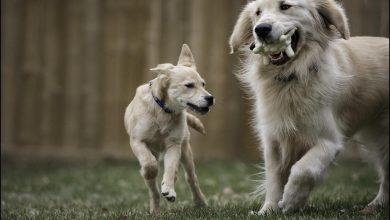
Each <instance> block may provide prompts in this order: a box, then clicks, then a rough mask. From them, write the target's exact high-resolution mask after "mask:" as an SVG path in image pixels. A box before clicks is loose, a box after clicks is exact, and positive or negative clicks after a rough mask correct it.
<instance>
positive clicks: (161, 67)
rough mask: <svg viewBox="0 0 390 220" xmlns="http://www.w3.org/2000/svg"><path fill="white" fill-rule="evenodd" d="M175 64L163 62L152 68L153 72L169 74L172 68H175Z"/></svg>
mask: <svg viewBox="0 0 390 220" xmlns="http://www.w3.org/2000/svg"><path fill="white" fill-rule="evenodd" d="M174 67H175V66H174V65H173V64H170V63H163V64H158V65H157V66H156V67H154V68H152V69H150V71H152V73H155V74H168V73H170V70H171V69H173V68H174Z"/></svg>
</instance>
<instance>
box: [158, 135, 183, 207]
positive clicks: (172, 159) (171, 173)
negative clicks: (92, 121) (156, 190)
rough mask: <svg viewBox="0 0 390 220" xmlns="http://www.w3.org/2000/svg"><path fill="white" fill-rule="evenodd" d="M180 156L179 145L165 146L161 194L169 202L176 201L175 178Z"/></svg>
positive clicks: (169, 144) (174, 143)
mask: <svg viewBox="0 0 390 220" xmlns="http://www.w3.org/2000/svg"><path fill="white" fill-rule="evenodd" d="M180 156H181V143H180V142H179V143H177V142H176V141H174V142H171V143H168V144H167V150H166V153H165V155H164V175H163V180H162V183H161V194H162V195H163V196H164V197H165V198H166V199H167V200H168V201H170V202H174V201H175V199H176V192H175V176H176V170H177V168H178V164H179V161H180Z"/></svg>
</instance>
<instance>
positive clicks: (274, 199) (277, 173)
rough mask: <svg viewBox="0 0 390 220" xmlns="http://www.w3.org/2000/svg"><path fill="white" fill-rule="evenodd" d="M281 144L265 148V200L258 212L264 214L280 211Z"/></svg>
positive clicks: (281, 186)
mask: <svg viewBox="0 0 390 220" xmlns="http://www.w3.org/2000/svg"><path fill="white" fill-rule="evenodd" d="M278 147H279V146H275V145H271V144H269V145H268V146H266V147H265V148H264V162H265V182H264V184H265V201H264V204H263V206H262V208H261V209H260V211H259V212H258V214H259V215H264V214H266V213H267V212H278V211H279V207H278V201H279V200H280V199H281V198H282V195H283V185H284V183H283V179H284V178H283V171H282V170H281V169H280V161H279V158H280V156H281V155H280V152H279V150H278V149H277V148H278Z"/></svg>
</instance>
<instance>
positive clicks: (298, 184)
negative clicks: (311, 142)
mask: <svg viewBox="0 0 390 220" xmlns="http://www.w3.org/2000/svg"><path fill="white" fill-rule="evenodd" d="M341 147H342V145H341V143H340V142H335V141H330V140H321V141H319V142H318V144H317V145H315V146H314V147H312V148H311V149H310V150H309V151H308V152H307V153H306V154H305V155H304V156H303V157H302V158H301V159H300V160H298V161H297V162H296V163H295V164H294V165H293V166H292V168H291V172H290V176H289V178H288V181H287V184H286V185H285V187H284V193H283V199H282V200H281V201H280V202H279V204H278V205H279V207H280V208H281V209H282V210H283V212H284V213H286V212H289V211H294V210H297V209H300V208H302V207H303V206H304V205H305V203H306V200H307V198H308V197H309V194H310V192H311V190H312V188H313V187H314V185H315V183H316V182H317V181H318V180H320V179H321V178H322V176H323V174H324V173H325V171H326V169H327V168H328V166H329V165H330V163H331V162H332V161H333V160H334V158H335V157H336V155H337V153H338V152H339V151H340V150H341Z"/></svg>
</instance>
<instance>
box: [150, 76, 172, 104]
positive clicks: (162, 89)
mask: <svg viewBox="0 0 390 220" xmlns="http://www.w3.org/2000/svg"><path fill="white" fill-rule="evenodd" d="M169 79H170V78H169V76H167V74H158V77H157V78H156V79H155V80H154V83H155V84H156V86H155V87H154V90H153V92H154V93H155V95H156V96H157V97H158V98H159V99H160V100H163V101H166V99H167V97H168V94H167V89H168V87H169V83H170V80H169ZM154 83H153V84H154Z"/></svg>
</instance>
